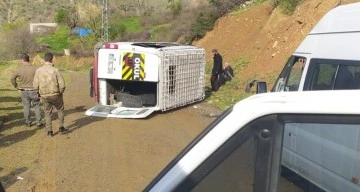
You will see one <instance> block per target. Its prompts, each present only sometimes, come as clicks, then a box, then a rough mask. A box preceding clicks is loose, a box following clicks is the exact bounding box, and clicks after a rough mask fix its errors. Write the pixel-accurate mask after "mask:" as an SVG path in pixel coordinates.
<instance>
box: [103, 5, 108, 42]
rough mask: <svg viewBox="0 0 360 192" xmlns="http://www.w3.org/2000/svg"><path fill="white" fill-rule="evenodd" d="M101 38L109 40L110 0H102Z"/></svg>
mask: <svg viewBox="0 0 360 192" xmlns="http://www.w3.org/2000/svg"><path fill="white" fill-rule="evenodd" d="M101 39H102V40H103V41H105V42H108V41H109V16H108V0H103V1H102V23H101Z"/></svg>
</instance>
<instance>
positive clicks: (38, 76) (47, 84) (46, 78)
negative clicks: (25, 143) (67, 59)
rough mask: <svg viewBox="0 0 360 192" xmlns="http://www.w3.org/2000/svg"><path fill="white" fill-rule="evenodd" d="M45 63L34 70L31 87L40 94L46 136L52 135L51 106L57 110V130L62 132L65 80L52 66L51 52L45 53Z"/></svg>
mask: <svg viewBox="0 0 360 192" xmlns="http://www.w3.org/2000/svg"><path fill="white" fill-rule="evenodd" d="M44 60H45V64H44V65H43V66H42V67H40V68H39V69H37V70H36V73H35V77H34V82H33V87H34V89H35V90H37V91H38V93H39V94H40V97H41V100H42V103H43V107H44V111H45V120H46V130H47V134H48V136H51V137H52V136H53V131H52V120H51V114H52V110H53V107H55V108H56V110H57V112H58V120H59V132H60V133H64V132H66V131H67V129H65V128H64V100H63V93H64V91H65V81H64V78H63V77H62V75H61V74H60V72H59V70H58V69H57V68H55V67H54V65H53V63H52V60H53V54H51V53H46V54H45V57H44Z"/></svg>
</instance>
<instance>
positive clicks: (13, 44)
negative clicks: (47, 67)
mask: <svg viewBox="0 0 360 192" xmlns="http://www.w3.org/2000/svg"><path fill="white" fill-rule="evenodd" d="M0 44H1V45H2V46H1V47H0V61H7V60H12V59H16V58H18V56H19V54H21V53H31V52H33V51H34V50H35V48H36V44H35V38H34V37H33V36H32V35H31V34H30V31H29V27H28V25H27V24H24V25H22V26H20V27H17V28H15V29H12V30H7V31H2V32H1V33H0Z"/></svg>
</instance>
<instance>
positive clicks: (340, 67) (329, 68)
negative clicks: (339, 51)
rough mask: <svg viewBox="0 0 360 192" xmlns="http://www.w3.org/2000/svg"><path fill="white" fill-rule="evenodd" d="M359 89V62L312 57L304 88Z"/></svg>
mask: <svg viewBox="0 0 360 192" xmlns="http://www.w3.org/2000/svg"><path fill="white" fill-rule="evenodd" d="M343 89H360V62H357V61H346V60H330V59H312V60H311V61H310V65H309V69H308V74H307V76H306V79H305V85H304V90H343Z"/></svg>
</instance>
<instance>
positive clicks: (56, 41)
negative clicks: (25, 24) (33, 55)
mask: <svg viewBox="0 0 360 192" xmlns="http://www.w3.org/2000/svg"><path fill="white" fill-rule="evenodd" d="M69 34H70V29H69V27H67V26H64V25H61V26H59V27H58V28H57V29H56V30H55V33H54V34H51V35H48V36H44V37H37V42H38V43H42V44H47V45H49V46H50V48H51V50H52V51H55V52H62V51H63V50H64V49H69V48H70V44H69V42H68V38H69Z"/></svg>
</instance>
